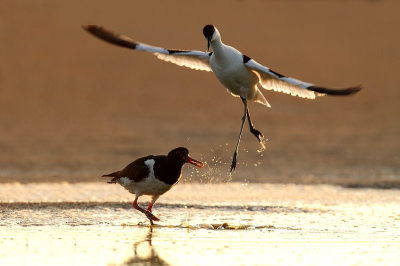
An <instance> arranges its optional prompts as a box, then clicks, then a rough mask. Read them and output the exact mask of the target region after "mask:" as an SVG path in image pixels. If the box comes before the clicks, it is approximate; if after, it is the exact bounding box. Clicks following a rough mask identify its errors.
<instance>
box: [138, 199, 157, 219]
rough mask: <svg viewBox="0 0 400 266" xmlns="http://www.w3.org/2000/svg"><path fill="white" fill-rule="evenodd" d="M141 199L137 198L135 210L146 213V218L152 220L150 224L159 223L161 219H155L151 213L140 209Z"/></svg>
mask: <svg viewBox="0 0 400 266" xmlns="http://www.w3.org/2000/svg"><path fill="white" fill-rule="evenodd" d="M138 198H139V197H137V198H135V201H134V202H133V203H132V206H133V208H135V209H136V210H138V211H140V212H142V213H144V214H145V215H146V217H147V218H148V219H149V220H150V224H153V221H159V220H160V219H158V218H157V217H155V216H154V215H153V214H152V213H151V212H149V211H146V210H144V209H142V208H140V206H139V205H138V203H137V200H138Z"/></svg>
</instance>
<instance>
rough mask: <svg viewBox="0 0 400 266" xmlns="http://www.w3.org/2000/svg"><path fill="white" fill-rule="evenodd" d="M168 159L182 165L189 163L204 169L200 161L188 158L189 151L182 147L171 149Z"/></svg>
mask: <svg viewBox="0 0 400 266" xmlns="http://www.w3.org/2000/svg"><path fill="white" fill-rule="evenodd" d="M167 157H168V159H170V160H173V161H176V162H181V163H182V164H185V163H191V164H193V165H195V166H197V167H200V168H204V167H203V165H204V164H203V163H202V162H200V161H197V160H195V159H193V158H192V157H190V156H189V150H188V149H186V148H184V147H179V148H176V149H173V150H172V151H170V152H169V153H168V156H167Z"/></svg>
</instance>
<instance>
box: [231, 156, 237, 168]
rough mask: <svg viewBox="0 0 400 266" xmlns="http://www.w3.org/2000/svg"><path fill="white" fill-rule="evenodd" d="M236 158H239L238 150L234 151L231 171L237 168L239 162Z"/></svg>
mask: <svg viewBox="0 0 400 266" xmlns="http://www.w3.org/2000/svg"><path fill="white" fill-rule="evenodd" d="M236 159H237V151H235V152H234V153H233V158H232V164H231V172H232V171H233V170H236V164H237V161H236Z"/></svg>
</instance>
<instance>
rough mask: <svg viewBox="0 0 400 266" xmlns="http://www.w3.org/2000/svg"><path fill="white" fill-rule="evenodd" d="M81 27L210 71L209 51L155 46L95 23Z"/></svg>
mask: <svg viewBox="0 0 400 266" xmlns="http://www.w3.org/2000/svg"><path fill="white" fill-rule="evenodd" d="M82 28H83V29H84V30H86V31H88V32H90V33H91V34H93V35H95V36H97V37H99V38H100V39H102V40H104V41H107V42H109V43H113V44H115V45H119V46H123V47H126V48H130V49H134V50H138V51H146V52H149V53H152V54H154V55H155V56H157V57H158V58H159V59H161V60H164V61H167V62H171V63H174V64H176V65H178V66H185V67H189V68H192V69H196V70H204V71H212V70H211V67H210V64H209V59H210V54H209V53H205V52H201V51H187V50H174V49H164V48H161V47H155V46H151V45H147V44H144V43H140V42H137V41H134V40H132V39H130V38H129V37H126V36H124V35H121V34H119V33H115V32H112V31H110V30H107V29H105V28H103V27H100V26H96V25H88V26H82Z"/></svg>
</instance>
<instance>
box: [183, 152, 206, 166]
mask: <svg viewBox="0 0 400 266" xmlns="http://www.w3.org/2000/svg"><path fill="white" fill-rule="evenodd" d="M183 159H184V160H185V162H187V163H191V164H193V165H195V166H197V167H200V168H203V169H204V166H203V165H204V163H202V162H200V161H197V160H196V159H193V158H192V157H190V156H189V155H188V156H184V157H183Z"/></svg>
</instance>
